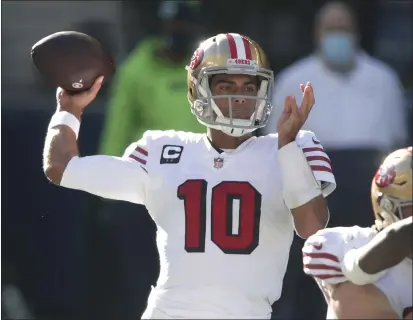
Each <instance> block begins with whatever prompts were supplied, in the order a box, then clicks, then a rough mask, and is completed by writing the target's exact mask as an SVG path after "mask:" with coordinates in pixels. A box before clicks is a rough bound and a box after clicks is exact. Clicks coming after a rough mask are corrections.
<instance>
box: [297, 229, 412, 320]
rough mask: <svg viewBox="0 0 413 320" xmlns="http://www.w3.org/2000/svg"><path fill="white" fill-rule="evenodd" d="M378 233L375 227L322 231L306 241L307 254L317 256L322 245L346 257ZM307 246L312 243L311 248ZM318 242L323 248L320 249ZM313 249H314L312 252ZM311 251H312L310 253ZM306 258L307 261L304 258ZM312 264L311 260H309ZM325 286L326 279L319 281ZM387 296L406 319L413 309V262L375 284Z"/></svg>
mask: <svg viewBox="0 0 413 320" xmlns="http://www.w3.org/2000/svg"><path fill="white" fill-rule="evenodd" d="M376 234H377V232H376V231H374V230H373V229H372V228H361V227H359V226H353V227H336V228H327V229H324V230H320V231H319V232H317V233H316V234H315V235H313V236H311V237H310V238H308V239H307V241H306V244H305V246H306V248H307V249H306V253H307V254H308V253H310V255H311V252H310V251H311V250H312V251H313V253H315V254H317V253H319V252H320V250H321V249H320V248H321V246H322V252H323V253H330V254H332V255H334V256H337V257H344V255H345V253H346V252H347V251H349V250H351V249H358V248H360V247H362V246H364V245H365V244H367V243H368V242H369V241H370V240H372V239H373V238H374V236H375V235H376ZM307 243H309V244H312V245H308V246H307ZM314 243H317V244H318V245H319V246H320V247H318V248H317V245H315V246H314ZM311 248H313V249H311ZM308 250H310V251H308ZM304 259H305V258H304ZM307 262H308V261H307ZM316 281H317V282H318V283H319V285H321V286H324V285H325V283H324V280H319V279H318V280H316ZM373 284H374V285H375V286H376V287H377V288H379V289H380V290H381V291H382V292H383V293H384V294H385V295H386V297H387V299H388V300H389V302H390V304H391V305H392V307H393V309H394V311H395V312H396V313H397V314H398V315H399V316H400V318H402V317H403V316H404V315H405V314H407V313H408V312H411V308H412V304H413V303H412V260H411V259H409V258H406V259H404V260H403V261H402V262H400V263H399V264H398V265H396V266H394V267H392V268H390V269H388V270H386V272H385V273H384V274H383V276H381V277H380V278H379V279H378V280H377V281H376V282H374V283H373Z"/></svg>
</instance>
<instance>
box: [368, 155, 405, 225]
mask: <svg viewBox="0 0 413 320" xmlns="http://www.w3.org/2000/svg"><path fill="white" fill-rule="evenodd" d="M412 197H413V196H412V147H408V148H405V149H399V150H396V151H394V152H392V153H391V154H389V155H388V156H387V157H386V158H385V159H384V161H383V163H382V164H381V166H380V168H379V169H378V170H377V173H376V175H375V176H374V178H373V182H372V184H371V201H372V204H373V210H374V215H375V217H376V225H377V227H379V229H381V228H383V227H385V226H387V225H389V224H391V223H393V222H395V221H397V220H400V219H403V218H406V217H405V216H403V211H402V209H403V207H406V206H409V205H410V206H411V205H412Z"/></svg>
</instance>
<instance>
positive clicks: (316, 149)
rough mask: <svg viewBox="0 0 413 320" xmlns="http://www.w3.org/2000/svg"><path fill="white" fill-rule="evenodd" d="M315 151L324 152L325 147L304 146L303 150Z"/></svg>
mask: <svg viewBox="0 0 413 320" xmlns="http://www.w3.org/2000/svg"><path fill="white" fill-rule="evenodd" d="M314 151H321V152H324V149H323V148H321V147H314V148H303V152H304V153H306V152H314Z"/></svg>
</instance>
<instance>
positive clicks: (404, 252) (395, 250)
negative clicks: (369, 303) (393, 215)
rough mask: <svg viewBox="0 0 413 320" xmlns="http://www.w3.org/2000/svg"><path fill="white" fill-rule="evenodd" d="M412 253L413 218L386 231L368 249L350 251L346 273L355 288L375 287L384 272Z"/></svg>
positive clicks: (346, 260) (380, 233)
mask: <svg viewBox="0 0 413 320" xmlns="http://www.w3.org/2000/svg"><path fill="white" fill-rule="evenodd" d="M411 253H412V217H409V218H406V219H403V220H400V221H397V222H395V223H393V224H391V225H390V226H388V227H387V228H385V229H383V230H382V231H381V232H379V233H378V234H377V235H376V236H375V237H374V238H373V239H372V240H371V241H370V242H368V243H367V244H366V245H364V246H362V247H360V248H358V249H352V250H350V251H348V252H347V253H346V254H345V256H344V259H343V266H342V270H343V273H344V275H345V276H346V277H347V278H348V279H349V280H350V281H352V282H353V283H355V284H360V285H363V284H366V283H372V282H374V281H375V280H376V279H377V278H378V277H379V276H380V274H381V272H382V271H384V270H386V269H388V268H391V267H393V266H395V265H397V264H399V263H400V262H401V261H402V260H403V259H404V258H406V257H407V256H408V255H410V254H411Z"/></svg>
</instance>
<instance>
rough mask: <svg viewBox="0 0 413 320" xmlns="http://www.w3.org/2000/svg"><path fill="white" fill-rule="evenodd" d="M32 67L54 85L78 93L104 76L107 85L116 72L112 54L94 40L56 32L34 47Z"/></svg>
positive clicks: (77, 33)
mask: <svg viewBox="0 0 413 320" xmlns="http://www.w3.org/2000/svg"><path fill="white" fill-rule="evenodd" d="M31 57H32V61H33V64H34V65H35V67H36V69H37V70H38V71H39V73H40V74H41V75H42V76H43V77H44V78H45V79H46V80H47V81H48V82H50V83H51V84H53V85H54V86H56V87H62V88H63V89H65V90H68V91H72V92H79V91H84V90H87V89H89V88H90V87H91V86H92V85H93V82H94V81H95V80H96V79H97V78H98V77H99V76H101V75H103V76H104V77H105V79H104V82H107V81H108V80H109V78H110V77H111V76H112V75H113V73H114V71H115V65H114V62H113V59H112V57H111V54H110V53H109V52H108V51H107V50H105V48H103V47H102V45H101V43H100V42H99V41H98V40H96V39H95V38H93V37H91V36H89V35H87V34H84V33H81V32H76V31H62V32H57V33H53V34H51V35H49V36H47V37H45V38H43V39H41V40H40V41H38V42H37V43H35V44H34V46H33V47H32V51H31Z"/></svg>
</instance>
